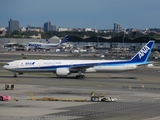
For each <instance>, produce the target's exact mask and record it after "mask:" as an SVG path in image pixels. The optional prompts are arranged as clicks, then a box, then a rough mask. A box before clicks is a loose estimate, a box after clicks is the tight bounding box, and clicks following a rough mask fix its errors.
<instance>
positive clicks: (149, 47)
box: [130, 41, 154, 62]
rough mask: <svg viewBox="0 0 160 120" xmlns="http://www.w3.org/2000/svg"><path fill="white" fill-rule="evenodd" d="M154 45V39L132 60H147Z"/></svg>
mask: <svg viewBox="0 0 160 120" xmlns="http://www.w3.org/2000/svg"><path fill="white" fill-rule="evenodd" d="M153 45H154V41H149V42H148V43H147V44H146V45H145V46H144V47H143V48H142V49H141V50H140V51H139V52H138V53H137V54H136V55H135V56H134V57H133V58H132V59H131V60H130V61H131V62H147V60H148V57H149V55H150V53H151V50H152V47H153Z"/></svg>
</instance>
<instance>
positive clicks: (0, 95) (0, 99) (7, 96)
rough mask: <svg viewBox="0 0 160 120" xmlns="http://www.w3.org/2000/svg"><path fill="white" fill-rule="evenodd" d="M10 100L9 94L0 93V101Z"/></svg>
mask: <svg viewBox="0 0 160 120" xmlns="http://www.w3.org/2000/svg"><path fill="white" fill-rule="evenodd" d="M9 100H11V96H9V95H4V94H0V101H9Z"/></svg>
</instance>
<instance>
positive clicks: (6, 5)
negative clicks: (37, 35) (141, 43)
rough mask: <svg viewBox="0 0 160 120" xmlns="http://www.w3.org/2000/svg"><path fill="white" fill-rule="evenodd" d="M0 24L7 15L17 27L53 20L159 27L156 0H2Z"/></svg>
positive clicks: (59, 23) (93, 25) (87, 24)
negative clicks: (14, 21) (16, 22)
mask: <svg viewBox="0 0 160 120" xmlns="http://www.w3.org/2000/svg"><path fill="white" fill-rule="evenodd" d="M2 1H3V2H1V3H2V4H0V10H1V11H2V13H3V16H2V18H1V19H0V26H2V27H8V21H9V20H10V19H14V20H18V21H19V22H20V27H26V26H27V25H31V26H35V27H43V25H44V23H46V22H48V21H52V23H53V25H56V26H57V27H59V26H60V27H71V28H96V29H113V27H114V26H113V24H114V23H115V22H118V23H119V24H121V26H122V28H137V29H145V28H160V24H159V23H160V22H159V21H160V14H159V10H160V8H159V5H158V4H157V3H158V2H159V1H158V0H154V2H153V1H151V0H141V1H139V0H135V1H128V0H123V1H117V0H101V1H98V0H93V1H84V0H81V1H77V0H58V1H56V0H46V1H44V0H42V1H38V0H34V1H32V0H28V1H20V0H14V1H9V0H2Z"/></svg>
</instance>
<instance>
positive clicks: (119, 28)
mask: <svg viewBox="0 0 160 120" xmlns="http://www.w3.org/2000/svg"><path fill="white" fill-rule="evenodd" d="M121 30H122V27H121V25H120V24H119V23H114V32H115V33H119V32H120V31H121Z"/></svg>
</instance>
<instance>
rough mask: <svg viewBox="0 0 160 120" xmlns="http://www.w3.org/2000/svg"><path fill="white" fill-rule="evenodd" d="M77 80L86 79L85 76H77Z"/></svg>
mask: <svg viewBox="0 0 160 120" xmlns="http://www.w3.org/2000/svg"><path fill="white" fill-rule="evenodd" d="M76 78H77V79H84V78H85V75H76Z"/></svg>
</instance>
